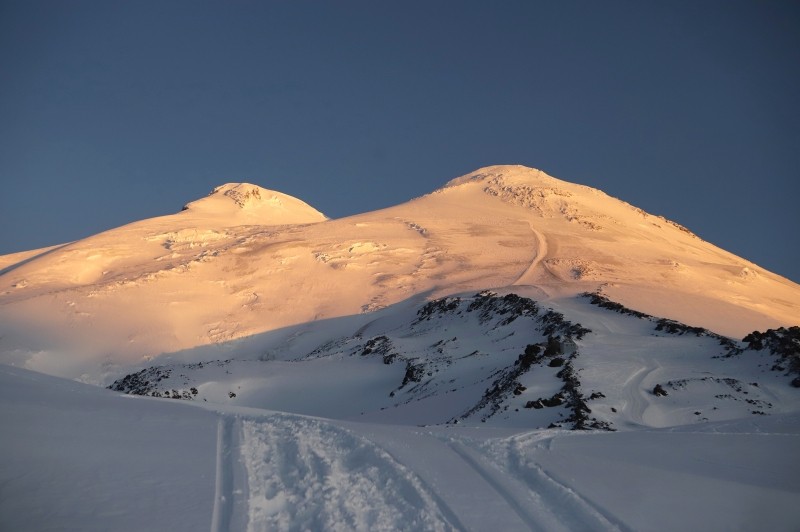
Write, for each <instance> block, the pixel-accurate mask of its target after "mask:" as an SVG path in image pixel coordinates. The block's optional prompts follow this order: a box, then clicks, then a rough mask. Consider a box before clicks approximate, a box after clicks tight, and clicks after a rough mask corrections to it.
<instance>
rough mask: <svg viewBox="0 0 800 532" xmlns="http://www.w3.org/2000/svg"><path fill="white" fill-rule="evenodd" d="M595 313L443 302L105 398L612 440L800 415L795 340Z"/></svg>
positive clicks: (229, 352)
mask: <svg viewBox="0 0 800 532" xmlns="http://www.w3.org/2000/svg"><path fill="white" fill-rule="evenodd" d="M593 302H594V304H593ZM597 303H603V304H605V305H606V306H609V303H611V302H610V301H608V300H607V299H604V298H601V297H598V296H592V297H578V298H571V299H569V300H564V301H562V302H561V305H560V307H559V308H560V309H561V310H562V311H564V314H562V313H561V312H556V311H554V310H552V309H550V308H547V307H545V306H542V305H541V304H539V303H537V302H535V301H534V300H532V299H529V298H524V297H520V296H517V295H516V294H513V293H508V294H505V295H498V294H495V293H491V292H482V293H479V294H472V295H459V296H451V297H447V298H443V299H436V300H432V301H430V302H428V303H426V304H424V305H420V306H419V307H416V308H409V307H408V306H402V305H401V306H399V307H397V308H386V309H383V310H381V311H378V312H375V313H373V314H372V315H371V316H370V318H372V319H371V320H370V321H369V322H366V323H363V324H362V323H359V322H353V321H352V320H351V321H350V322H349V323H348V322H347V321H340V322H334V323H331V324H329V325H330V327H329V328H327V329H326V331H327V332H326V334H325V335H324V336H319V335H318V336H316V342H318V343H317V345H314V343H310V342H305V343H304V350H303V349H298V347H300V346H290V345H289V342H284V343H281V344H277V345H275V344H271V343H270V341H271V338H270V336H271V335H269V334H265V335H264V336H263V338H261V339H260V340H258V339H252V340H251V341H250V342H248V343H244V344H241V343H238V342H232V345H230V346H226V348H224V349H223V350H222V351H220V353H218V354H223V353H224V354H225V355H226V356H227V357H228V358H227V359H224V360H219V359H217V360H214V359H210V358H209V357H208V355H209V353H206V360H205V361H203V362H197V363H172V364H167V365H159V366H151V367H146V368H144V369H142V370H140V371H136V372H133V373H130V374H129V375H126V376H125V377H124V378H121V379H118V380H117V381H116V382H114V383H113V384H112V385H111V388H112V389H114V390H116V391H120V392H124V393H133V394H138V395H148V396H155V397H167V398H174V399H187V400H194V401H205V402H209V403H215V404H216V403H219V404H226V405H239V406H248V407H254V408H266V409H269V410H280V411H286V412H293V413H298V414H306V415H315V416H322V417H328V418H338V419H349V420H357V421H370V422H380V423H400V424H409V425H420V424H424V425H436V424H453V423H464V422H466V423H468V424H475V423H479V424H483V423H485V424H488V425H490V426H512V427H526V428H547V427H564V428H583V429H588V428H597V429H611V430H618V429H626V428H637V427H670V426H679V425H687V424H697V423H702V422H707V421H723V420H729V419H736V418H743V417H752V416H764V415H774V414H780V413H790V412H798V411H800V390H798V389H797V388H794V387H792V386H791V383H792V380H793V379H794V378H795V377H796V376H797V374H798V372H800V364H798V362H800V349H798V346H797V345H796V344H797V342H798V341H800V331H797V332H796V333H795V334H794V337H795V340H794V342H795V344H794V347H793V352H794V355H792V356H793V359H794V362H790V361H784V360H783V359H782V357H781V355H780V354H779V353H773V352H771V351H770V350H769V349H763V350H761V351H757V350H754V349H750V348H748V345H747V344H745V343H741V342H736V341H733V340H731V339H728V338H726V337H722V336H719V335H717V334H715V333H712V332H710V331H707V330H705V329H701V328H690V327H687V326H685V325H683V324H680V323H678V322H673V321H669V320H663V319H658V318H655V317H652V316H647V315H642V316H636V315H631V314H628V313H620V312H618V311H615V310H613V309H609V308H603V307H600V306H598V305H597ZM623 309H624V307H623ZM624 310H626V311H627V309H624ZM628 312H633V311H628ZM578 319H580V322H578V321H577V320H578ZM348 327H349V329H350V332H349V333H346V334H343V333H344V331H346V330H347V329H348ZM197 356H198V355H197V354H194V355H192V358H196V357H197ZM792 364H794V366H792ZM656 386H660V387H661V388H662V389H663V391H664V395H663V396H659V395H657V394H655V393H654V390H655V388H656Z"/></svg>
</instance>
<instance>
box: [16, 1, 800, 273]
mask: <svg viewBox="0 0 800 532" xmlns="http://www.w3.org/2000/svg"><path fill="white" fill-rule="evenodd" d="M798 27H800V3H797V2H778V1H751V2H738V1H724V2H713V1H704V2H696V1H689V2H683V1H670V2H638V1H626V2H618V1H610V2H577V1H576V2H534V1H527V2H513V1H508V2H469V1H462V2H437V1H427V2H413V1H404V2H382V1H379V2H349V1H337V2H303V1H296V2H295V1H292V2H288V1H286V2H249V1H236V2H233V1H230V2H222V1H219V2H207V1H190V2H184V1H166V0H160V1H150V0H142V1H136V2H113V1H108V0H104V1H79V0H78V1H55V0H53V1H36V0H24V1H8V0H0V73H2V74H0V75H2V83H0V183H2V186H3V194H2V195H0V253H9V252H13V251H20V250H24V249H32V248H36V247H42V246H45V245H51V244H57V243H62V242H65V241H69V240H74V239H77V238H81V237H84V236H88V235H90V234H94V233H96V232H99V231H101V230H104V229H108V228H111V227H115V226H118V225H122V224H124V223H127V222H130V221H134V220H137V219H142V218H147V217H152V216H156V215H160V214H168V213H172V212H175V211H178V210H180V208H181V207H182V206H183V205H184V204H185V203H186V202H188V201H190V200H193V199H196V198H198V197H202V196H204V195H205V194H207V193H208V192H209V191H210V190H211V189H212V188H213V187H214V186H216V185H218V184H222V183H225V182H229V181H249V182H253V183H257V184H259V185H261V186H264V187H267V188H271V189H275V190H279V191H281V192H284V193H287V194H291V195H293V196H296V197H299V198H301V199H303V200H304V201H306V202H308V203H310V204H311V205H313V206H315V207H316V208H318V209H319V210H321V211H323V212H324V213H326V214H327V215H328V216H332V217H341V216H345V215H348V214H355V213H358V212H363V211H368V210H374V209H377V208H381V207H386V206H389V205H393V204H397V203H401V202H403V201H406V200H408V199H411V198H413V197H416V196H419V195H422V194H425V193H427V192H430V191H431V190H433V189H435V188H438V187H440V186H441V185H443V184H444V183H445V182H446V181H447V180H449V179H451V178H453V177H457V176H459V175H462V174H464V173H467V172H469V171H471V170H474V169H476V168H478V167H481V166H486V165H490V164H524V165H527V166H532V167H536V168H540V169H542V170H544V171H546V172H548V173H549V174H551V175H554V176H555V177H559V178H561V179H565V180H568V181H573V182H578V183H582V184H585V185H589V186H593V187H596V188H600V189H602V190H604V191H605V192H607V193H609V194H611V195H613V196H616V197H619V198H621V199H623V200H625V201H628V202H629V203H632V204H634V205H636V206H638V207H641V208H643V209H645V210H647V211H649V212H651V213H653V214H661V215H664V216H666V217H668V218H670V219H673V220H675V221H677V222H679V223H681V224H683V225H685V226H687V227H689V228H690V229H691V230H693V231H694V232H696V233H697V234H699V235H700V236H701V237H703V238H704V239H706V240H708V241H711V242H713V243H715V244H717V245H719V246H721V247H723V248H725V249H728V250H729V251H731V252H733V253H736V254H738V255H741V256H743V257H745V258H747V259H749V260H752V261H754V262H756V263H758V264H760V265H761V266H763V267H766V268H768V269H770V270H772V271H775V272H776V273H780V274H782V275H784V276H787V277H789V278H791V279H793V280H794V281H800V246H797V232H798V231H799V230H800V209H798V206H797V205H798V198H800V184H798V182H799V181H800V180H799V179H798V178H799V177H800V175H799V173H798V168H800V98H798V94H800V32H798V31H797V28H798Z"/></svg>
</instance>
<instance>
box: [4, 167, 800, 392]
mask: <svg viewBox="0 0 800 532" xmlns="http://www.w3.org/2000/svg"><path fill="white" fill-rule="evenodd" d="M42 251H43V252H40V253H31V254H22V255H19V256H18V257H17V258H14V257H12V258H10V259H9V258H7V257H2V258H0V264H2V265H5V269H4V270H2V272H3V273H2V275H0V361H4V362H6V363H12V364H16V365H26V366H27V367H29V368H32V369H39V370H41V371H45V372H48V373H52V374H56V375H62V376H70V377H79V376H81V375H83V374H84V373H86V372H87V371H88V370H87V368H93V369H92V371H89V373H92V375H88V374H87V375H84V378H85V379H97V378H98V374H97V371H96V368H97V366H98V362H100V363H103V364H105V365H106V366H105V367H107V368H112V367H114V366H115V365H117V364H122V365H127V364H141V363H142V362H144V361H147V360H149V359H151V358H153V357H157V356H159V355H160V354H162V353H166V352H175V351H178V350H183V349H190V348H194V347H199V346H206V345H213V344H219V343H223V342H227V341H230V340H234V339H237V338H243V337H247V336H250V335H253V334H258V333H263V332H267V331H272V330H277V329H279V328H282V327H287V326H292V325H297V324H302V323H307V322H311V321H314V320H319V319H324V318H335V317H341V316H348V315H356V314H360V313H364V312H369V311H372V310H375V309H379V308H382V307H386V306H389V305H392V304H395V303H398V302H400V301H405V300H409V299H413V298H425V297H438V296H442V295H447V294H451V293H456V292H466V291H478V290H481V289H487V288H502V287H514V286H516V287H524V286H528V287H535V289H536V290H537V291H539V292H540V296H539V297H537V299H538V300H543V299H545V300H546V299H551V300H553V301H557V300H558V299H559V298H564V297H570V296H574V295H576V294H578V293H581V292H584V291H590V292H595V291H601V292H602V293H603V294H605V295H606V296H608V297H610V298H611V299H613V300H615V301H619V302H622V303H624V304H626V305H628V306H629V307H632V308H636V309H638V310H642V311H645V312H648V313H650V314H653V315H657V316H663V317H667V318H672V319H677V320H680V321H682V322H685V323H689V324H692V325H699V326H703V327H706V328H709V329H711V330H714V331H715V332H718V333H721V334H725V335H732V336H735V337H738V338H740V337H741V336H743V335H744V334H746V333H748V332H750V331H752V330H756V329H758V330H763V329H766V328H768V327H777V326H780V325H793V324H794V323H795V322H796V321H797V316H798V315H800V287H798V285H797V284H795V283H793V282H791V281H789V280H787V279H785V278H782V277H780V276H777V275H775V274H772V273H770V272H768V271H766V270H764V269H762V268H760V267H758V266H756V265H755V264H752V263H750V262H748V261H746V260H744V259H741V258H739V257H736V256H734V255H732V254H730V253H728V252H725V251H724V250H721V249H719V248H717V247H715V246H713V245H712V244H709V243H707V242H704V241H703V240H701V239H700V238H698V237H697V236H695V235H693V234H692V233H691V232H689V231H688V230H687V229H685V228H683V227H681V226H679V225H677V224H675V223H672V222H670V221H668V220H665V219H663V218H660V217H657V216H653V215H650V214H647V213H645V212H644V211H642V210H640V209H637V208H635V207H633V206H631V205H628V204H627V203H624V202H622V201H619V200H617V199H614V198H611V197H609V196H607V195H606V194H604V193H602V192H600V191H598V190H595V189H591V188H588V187H585V186H580V185H575V184H571V183H567V182H565V181H561V180H558V179H555V178H553V177H550V176H548V175H546V174H544V173H543V172H540V171H538V170H533V169H530V168H525V167H520V166H495V167H489V168H484V169H481V170H478V171H476V172H473V173H471V174H468V175H466V176H464V177H461V178H458V179H455V180H453V181H450V182H449V183H448V184H447V185H446V186H445V187H444V188H442V189H439V190H437V191H435V192H433V193H431V194H429V195H426V196H423V197H421V198H418V199H415V200H412V201H409V202H407V203H404V204H401V205H398V206H395V207H391V208H388V209H383V210H379V211H375V212H368V213H364V214H360V215H356V216H351V217H347V218H343V219H337V220H327V219H326V218H325V217H324V216H323V215H322V214H321V213H319V212H317V211H316V210H314V209H313V208H312V207H310V206H308V205H306V204H305V203H303V202H302V201H300V200H297V199H295V198H291V197H289V196H286V195H283V194H280V193H277V192H271V191H268V190H265V189H262V188H259V187H257V186H254V185H247V184H228V185H223V186H221V187H218V188H217V189H215V190H214V192H212V194H211V195H209V196H208V197H206V198H203V199H201V200H198V201H195V202H192V203H189V204H188V205H187V207H186V210H184V211H183V212H181V213H178V214H175V215H170V216H163V217H159V218H153V219H149V220H143V221H140V222H136V223H132V224H129V225H126V226H123V227H120V228H117V229H112V230H109V231H106V232H104V233H101V234H98V235H95V236H92V237H89V238H86V239H83V240H80V241H77V242H73V243H71V244H68V245H64V246H61V247H56V248H51V249H49V250H42ZM17 259H18V260H17ZM112 373H113V372H112Z"/></svg>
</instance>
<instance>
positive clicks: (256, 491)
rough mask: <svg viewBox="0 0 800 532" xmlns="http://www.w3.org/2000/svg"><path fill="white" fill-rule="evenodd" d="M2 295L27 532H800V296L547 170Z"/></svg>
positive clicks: (105, 261)
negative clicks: (94, 481)
mask: <svg viewBox="0 0 800 532" xmlns="http://www.w3.org/2000/svg"><path fill="white" fill-rule="evenodd" d="M0 268H2V270H0V362H2V363H3V364H6V365H9V366H16V368H10V367H6V369H4V370H2V372H0V381H2V387H0V394H1V396H2V397H3V402H2V403H0V422H2V423H3V424H4V425H5V426H10V427H14V428H15V430H14V432H13V433H14V436H13V437H8V438H5V439H0V456H2V457H3V459H2V461H0V479H1V480H2V481H3V482H2V483H0V486H4V487H3V488H0V489H2V490H4V492H3V493H2V495H3V496H2V497H0V515H1V516H3V517H2V518H0V519H3V521H0V525H8V526H9V527H10V528H45V527H46V525H49V524H50V523H51V522H52V521H53V519H56V518H57V519H60V520H62V522H64V523H67V525H65V528H70V527H72V528H80V529H92V528H96V529H109V528H113V529H130V530H137V529H143V528H153V527H155V528H159V527H160V526H161V525H160V524H159V523H161V524H165V523H169V529H172V530H174V529H185V530H195V529H197V528H198V527H202V526H208V525H209V524H210V525H211V528H212V530H239V529H245V528H246V529H248V530H272V529H342V530H345V529H360V530H373V529H413V530H417V529H429V530H447V529H464V530H486V529H489V528H492V529H496V528H497V527H498V526H499V527H501V528H503V529H508V530H513V529H539V530H587V529H592V530H598V529H602V530H666V529H676V528H683V529H686V528H692V529H706V530H731V529H741V530H750V529H764V528H765V527H766V528H769V529H775V530H792V529H794V526H795V524H796V523H797V522H800V513H798V510H797V508H800V505H798V503H800V483H799V482H798V480H797V479H798V478H800V475H798V473H800V463H798V461H797V460H794V459H793V458H792V456H793V452H794V451H793V449H795V448H796V447H797V444H798V443H800V439H799V438H800V422H799V421H798V419H800V417H798V416H800V377H799V376H800V328H797V327H796V326H797V325H800V286H798V285H797V284H795V283H793V282H791V281H789V280H788V279H785V278H782V277H780V276H777V275H775V274H773V273H770V272H768V271H766V270H764V269H762V268H760V267H758V266H757V265H755V264H752V263H750V262H748V261H746V260H744V259H741V258H739V257H736V256H735V255H732V254H730V253H728V252H726V251H724V250H721V249H719V248H717V247H715V246H714V245H712V244H710V243H708V242H704V241H703V240H701V239H700V238H698V237H697V236H695V235H694V234H692V233H691V232H690V231H689V230H688V229H686V228H684V227H681V226H680V225H678V224H675V223H674V222H671V221H669V220H666V219H664V218H661V217H657V216H653V215H650V214H648V213H645V212H644V211H642V210H640V209H637V208H635V207H633V206H631V205H628V204H627V203H625V202H622V201H620V200H617V199H615V198H612V197H609V196H607V195H605V194H604V193H602V192H600V191H598V190H595V189H591V188H588V187H584V186H580V185H575V184H571V183H568V182H565V181H561V180H558V179H555V178H553V177H550V176H548V175H546V174H544V173H542V172H540V171H537V170H533V169H529V168H525V167H519V166H495V167H489V168H484V169H481V170H478V171H476V172H473V173H471V174H468V175H466V176H463V177H460V178H457V179H454V180H452V181H450V182H449V183H447V184H446V185H445V186H444V187H443V188H441V189H438V190H436V191H434V192H432V193H431V194H428V195H426V196H423V197H421V198H417V199H414V200H412V201H409V202H407V203H404V204H401V205H398V206H395V207H391V208H388V209H383V210H380V211H374V212H367V213H364V214H360V215H356V216H351V217H348V218H343V219H338V220H330V219H327V218H326V217H325V216H324V215H323V214H321V213H320V212H318V211H316V210H315V209H314V208H312V207H310V206H309V205H307V204H305V203H303V202H302V201H300V200H298V199H295V198H292V197H289V196H286V195H284V194H281V193H278V192H273V191H269V190H266V189H263V188H260V187H258V186H255V185H250V184H227V185H223V186H221V187H218V188H216V189H215V190H214V191H213V192H212V193H211V194H210V195H209V196H208V197H206V198H203V199H200V200H197V201H194V202H191V203H189V204H187V205H186V207H185V208H184V210H183V211H181V212H179V213H177V214H174V215H170V216H163V217H159V218H154V219H150V220H143V221H141V222H136V223H133V224H129V225H127V226H124V227H120V228H117V229H112V230H110V231H106V232H104V233H101V234H98V235H95V236H92V237H89V238H86V239H83V240H80V241H77V242H73V243H70V244H65V245H63V246H55V247H52V248H48V249H45V250H36V251H31V252H27V253H18V254H14V255H8V256H5V257H0ZM753 331H756V332H753ZM0 368H2V366H0ZM21 368H26V369H27V370H35V371H38V372H43V373H48V374H50V375H53V376H57V377H67V378H70V379H77V380H82V381H84V382H87V383H92V384H100V385H103V386H108V387H110V388H111V389H112V390H113V392H116V393H112V391H108V390H103V389H101V388H93V387H87V386H85V385H80V384H78V383H73V382H69V381H64V380H58V379H55V378H52V377H45V376H42V375H40V374H36V373H29V372H28V371H25V370H23V369H21ZM119 392H122V393H124V394H127V395H124V396H123V397H120V396H119V395H118V393H119ZM165 398H169V399H170V400H169V401H167V400H165ZM172 399H181V400H182V401H172ZM198 407H200V408H198ZM91 411H97V413H98V415H97V417H96V420H95V421H96V423H94V422H92V421H90V419H91V417H92V416H91V415H89V416H88V417H87V414H86V413H87V412H91ZM117 416H121V419H125V420H130V423H131V425H130V426H129V428H122V426H126V427H127V425H125V422H123V423H121V422H119V421H118V420H117ZM137 426H140V428H141V430H138V429H137ZM574 429H583V430H580V431H577V432H573V431H574ZM109 431H111V432H114V433H115V434H114V435H109V434H108V432H109ZM42 437H44V441H42V440H41V439H40V438H42ZM33 440H36V443H35V444H32V441H33ZM173 440H174V442H181V441H184V442H186V443H185V444H181V443H173ZM65 441H67V442H75V443H68V444H65V443H64V442H65ZM195 441H196V442H197V443H196V444H195V443H193V442H195ZM93 442H94V443H93ZM162 444H163V446H165V447H169V449H170V450H169V451H166V450H165V451H164V453H163V456H161V457H160V458H159V459H158V460H155V461H153V460H152V459H151V455H152V454H153V453H154V452H156V451H154V449H156V448H159V446H160V445H162ZM92 446H94V447H95V451H96V452H93V453H91V456H84V453H83V452H82V451H83V449H85V448H87V447H88V448H92ZM175 446H177V449H176V447H175ZM182 446H187V447H188V448H190V449H191V452H188V453H186V456H183V454H184V453H183V452H182V451H181V450H180V448H181V447H182ZM689 448H691V449H692V452H688V451H687V450H688V449H689ZM754 452H756V453H759V457H758V458H754V457H753V453H754ZM126 453H127V455H128V456H130V457H132V458H131V459H130V460H129V461H130V462H131V463H124V461H123V460H122V459H121V458H120V456H122V455H124V454H126ZM43 457H50V458H49V459H50V462H48V463H50V464H51V466H53V467H48V468H44V467H42V466H41V465H40V464H41V463H43V462H42V459H43ZM198 461H200V462H203V464H202V467H203V468H206V469H208V471H207V472H204V473H203V474H202V475H200V477H198V474H197V469H196V468H195V469H192V467H193V465H194V466H196V465H197V462H198ZM121 462H122V463H121ZM133 462H137V463H135V464H134V463H133ZM139 462H142V463H143V464H144V465H142V463H139ZM214 463H215V464H216V465H215V466H214ZM148 464H153V465H152V467H151V466H150V465H148ZM156 465H157V467H156ZM115 467H117V468H119V473H120V474H122V475H123V476H128V477H131V478H135V479H137V480H136V482H137V483H142V487H141V489H140V487H138V484H137V485H133V486H131V485H128V484H124V483H116V482H115V481H113V480H112V478H113V475H112V474H111V473H109V474H108V478H106V477H105V476H102V475H101V477H100V484H101V485H100V486H98V487H97V488H96V489H95V488H94V487H93V486H92V485H91V478H92V477H91V474H90V472H91V471H92V470H95V469H97V468H100V470H101V471H105V470H106V469H108V470H109V471H110V470H113V469H114V468H115ZM201 469H202V468H201ZM190 470H191V472H190ZM203 471H205V469H203ZM74 475H77V476H78V477H79V478H77V479H74V478H72V477H73V476H74ZM82 475H84V476H85V478H84V477H83V476H82ZM176 478H178V479H181V478H182V479H184V480H185V481H186V483H191V487H186V488H185V490H186V491H185V492H183V493H174V490H175V485H176V484H177V483H176ZM73 481H77V482H78V485H80V486H82V490H83V495H84V498H83V499H82V500H83V501H84V502H74V503H59V504H54V502H56V501H60V500H68V498H65V497H66V495H65V493H66V491H65V490H68V486H69V485H70V483H71V482H73ZM47 482H49V483H50V484H51V485H52V486H54V487H52V489H49V490H44V491H37V488H35V485H37V484H38V483H47ZM5 486H8V487H5ZM59 486H61V487H59ZM150 488H152V489H153V490H155V493H158V494H160V495H158V496H156V499H158V500H161V499H159V497H161V496H163V497H165V498H164V499H163V500H165V501H166V500H169V501H170V502H169V504H166V505H161V504H160V503H157V502H155V500H153V501H152V502H150V503H148V502H144V503H141V506H138V503H137V504H133V503H130V502H125V500H127V499H131V500H133V499H136V500H140V499H141V498H142V497H143V496H144V495H143V493H145V492H146V490H147V489H150ZM14 490H16V491H14ZM12 491H13V492H14V493H15V495H14V496H13V497H9V496H7V494H8V493H11V492H12ZM18 492H19V493H24V494H26V495H25V496H18V495H16V493H18ZM197 499H199V500H204V501H207V504H206V506H204V507H205V508H207V509H208V508H211V509H213V511H212V510H209V514H208V515H205V514H203V512H202V511H201V512H200V513H198V512H197V510H196V508H195V509H190V508H194V507H195V506H196V504H197ZM631 501H635V504H631ZM98 507H100V508H102V509H103V511H99V510H98ZM201 507H203V506H201ZM47 508H51V509H52V508H55V509H54V510H50V511H51V513H50V514H48V513H43V512H47V511H48V510H46V509H47ZM675 508H679V509H680V510H681V511H675ZM189 512H191V513H192V515H191V516H189V515H188V513H189ZM145 514H146V515H145ZM184 514H185V519H183V520H182V519H181V516H182V515H184ZM121 516H124V517H121ZM203 523H205V524H203ZM0 528H3V527H2V526H0Z"/></svg>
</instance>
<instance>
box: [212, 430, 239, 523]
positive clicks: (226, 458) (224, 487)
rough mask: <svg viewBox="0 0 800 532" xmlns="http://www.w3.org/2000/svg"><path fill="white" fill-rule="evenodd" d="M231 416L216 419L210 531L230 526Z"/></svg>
mask: <svg viewBox="0 0 800 532" xmlns="http://www.w3.org/2000/svg"><path fill="white" fill-rule="evenodd" d="M236 424H237V423H236V422H235V420H234V419H233V418H230V417H227V416H220V417H219V420H218V421H217V456H216V460H217V466H216V479H215V486H214V510H213V512H212V514H211V532H225V531H227V530H229V528H230V521H231V514H232V510H233V467H232V461H233V453H234V451H235V449H234V446H235V443H234V441H233V440H234V430H235V429H234V425H236Z"/></svg>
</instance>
